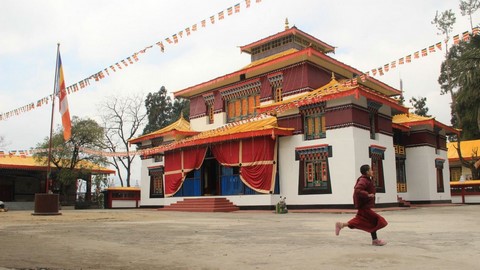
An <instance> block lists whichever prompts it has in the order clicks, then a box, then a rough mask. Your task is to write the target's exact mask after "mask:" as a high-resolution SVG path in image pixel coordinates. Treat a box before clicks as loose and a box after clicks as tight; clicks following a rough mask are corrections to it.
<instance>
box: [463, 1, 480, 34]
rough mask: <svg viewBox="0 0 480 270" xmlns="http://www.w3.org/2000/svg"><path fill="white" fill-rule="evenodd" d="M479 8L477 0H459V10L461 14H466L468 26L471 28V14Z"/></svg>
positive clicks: (479, 4) (479, 3) (479, 2)
mask: <svg viewBox="0 0 480 270" xmlns="http://www.w3.org/2000/svg"><path fill="white" fill-rule="evenodd" d="M478 8H480V1H479V0H466V1H463V0H460V11H461V13H462V16H465V15H468V17H469V20H470V27H471V29H472V30H473V22H472V14H473V13H475V11H477V9H478Z"/></svg>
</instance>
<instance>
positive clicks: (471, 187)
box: [450, 180, 480, 203]
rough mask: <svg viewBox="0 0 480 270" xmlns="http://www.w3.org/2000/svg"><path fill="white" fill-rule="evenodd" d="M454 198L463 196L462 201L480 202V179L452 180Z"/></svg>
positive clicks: (451, 189)
mask: <svg viewBox="0 0 480 270" xmlns="http://www.w3.org/2000/svg"><path fill="white" fill-rule="evenodd" d="M450 193H451V195H452V199H454V197H456V196H461V202H462V203H480V180H469V181H462V182H460V181H458V182H457V181H455V182H450Z"/></svg>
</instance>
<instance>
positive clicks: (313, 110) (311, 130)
mask: <svg viewBox="0 0 480 270" xmlns="http://www.w3.org/2000/svg"><path fill="white" fill-rule="evenodd" d="M325 106H326V103H325V102H321V103H319V104H312V105H307V106H302V107H300V112H301V113H302V115H303V118H304V119H303V120H304V128H303V130H304V134H305V140H314V139H321V138H325V137H326V134H327V133H326V131H327V129H326V125H325V122H326V121H325Z"/></svg>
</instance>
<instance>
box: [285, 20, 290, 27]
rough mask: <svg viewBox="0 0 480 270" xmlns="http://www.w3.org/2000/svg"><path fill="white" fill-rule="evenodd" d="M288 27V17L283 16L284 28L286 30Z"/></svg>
mask: <svg viewBox="0 0 480 270" xmlns="http://www.w3.org/2000/svg"><path fill="white" fill-rule="evenodd" d="M289 28H290V27H289V26H288V18H285V30H288V29H289Z"/></svg>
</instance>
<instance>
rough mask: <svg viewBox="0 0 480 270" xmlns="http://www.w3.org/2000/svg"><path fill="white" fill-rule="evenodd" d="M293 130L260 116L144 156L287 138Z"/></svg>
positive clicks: (162, 147)
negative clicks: (206, 145) (271, 137)
mask: <svg viewBox="0 0 480 270" xmlns="http://www.w3.org/2000/svg"><path fill="white" fill-rule="evenodd" d="M292 133H293V128H282V127H279V126H278V124H277V118H276V117H272V116H261V117H257V118H251V119H246V120H242V121H238V122H235V123H230V124H227V125H224V126H222V127H219V128H217V129H212V130H208V131H204V132H201V133H199V134H197V135H195V136H192V137H189V138H185V139H183V140H181V141H178V142H172V143H170V144H166V145H161V146H158V147H155V148H151V149H149V151H148V153H145V155H151V154H156V153H163V152H164V151H169V150H174V149H177V148H184V147H190V146H200V145H204V144H210V143H216V142H223V141H230V140H240V139H245V138H251V137H259V136H266V135H269V136H289V135H292Z"/></svg>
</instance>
